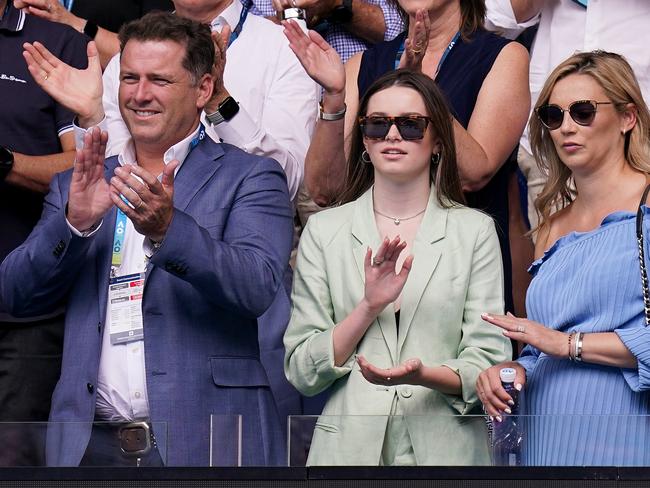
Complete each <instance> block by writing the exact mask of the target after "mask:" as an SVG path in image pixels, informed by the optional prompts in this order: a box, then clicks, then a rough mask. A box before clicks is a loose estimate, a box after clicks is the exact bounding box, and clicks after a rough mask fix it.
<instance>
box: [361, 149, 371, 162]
mask: <svg viewBox="0 0 650 488" xmlns="http://www.w3.org/2000/svg"><path fill="white" fill-rule="evenodd" d="M360 159H361V161H362V162H363V163H364V164H370V163H372V161H371V160H370V154H368V151H366V150H364V151H363V152H362V153H361V158H360Z"/></svg>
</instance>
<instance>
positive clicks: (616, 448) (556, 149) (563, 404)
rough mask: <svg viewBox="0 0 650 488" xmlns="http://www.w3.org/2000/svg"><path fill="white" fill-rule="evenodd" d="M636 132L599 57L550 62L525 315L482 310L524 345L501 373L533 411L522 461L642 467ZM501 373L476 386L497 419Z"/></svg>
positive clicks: (615, 70)
mask: <svg viewBox="0 0 650 488" xmlns="http://www.w3.org/2000/svg"><path fill="white" fill-rule="evenodd" d="M649 130H650V114H649V113H648V108H647V106H646V104H645V102H644V101H643V98H642V95H641V91H640V89H639V85H638V83H637V81H636V79H635V77H634V73H633V72H632V69H631V68H630V66H629V64H628V63H627V62H626V61H625V60H624V59H623V58H622V57H621V56H619V55H617V54H612V53H607V52H602V51H595V52H589V53H581V54H576V55H574V56H572V57H571V58H569V59H567V60H566V61H565V62H563V63H562V64H561V65H560V66H558V67H557V68H556V69H555V70H554V71H553V72H552V73H551V75H550V77H549V79H548V80H547V82H546V84H545V85H544V88H543V89H542V92H541V94H540V97H539V100H538V102H537V106H536V108H535V115H534V116H533V117H532V118H531V121H530V133H531V142H532V149H533V154H534V155H535V157H536V159H537V161H538V164H539V165H540V166H541V168H542V169H543V170H544V171H546V172H548V175H549V178H548V181H547V183H546V186H545V188H544V190H543V191H542V193H541V194H540V196H539V198H538V199H537V203H536V205H537V209H538V212H539V214H540V216H541V219H540V224H539V227H538V229H537V231H538V233H539V238H538V240H537V245H536V246H537V248H536V255H537V261H535V262H534V263H533V265H532V267H531V273H532V274H533V276H534V278H533V280H532V283H531V285H530V287H529V289H528V296H527V310H528V318H529V320H526V319H519V318H516V317H514V316H511V315H508V316H497V315H494V314H484V316H483V318H484V320H486V321H488V322H490V323H492V324H494V325H496V326H498V327H500V328H501V329H503V334H504V335H505V336H507V337H509V338H511V339H514V340H517V341H522V342H524V343H526V344H528V346H527V347H526V348H525V349H524V351H523V353H522V355H521V357H520V358H519V359H518V360H517V361H516V362H513V363H507V365H508V366H512V367H514V368H515V369H516V370H517V373H518V378H517V383H519V384H520V385H525V402H524V411H525V413H527V414H530V415H535V416H539V417H533V418H531V419H530V422H529V428H528V432H527V442H526V449H525V460H526V462H527V464H529V465H558V464H563V465H600V466H613V465H643V466H647V465H648V464H649V463H650V449H649V448H650V420H648V419H647V418H646V417H643V416H646V415H648V414H650V395H648V393H647V391H648V389H649V388H650V346H649V344H650V329H648V328H647V327H645V317H644V306H643V294H642V289H643V287H642V282H641V271H640V257H639V248H638V245H637V234H636V225H635V221H636V218H637V211H639V213H640V219H639V223H640V224H642V225H641V227H640V228H641V230H642V231H643V234H645V239H646V244H645V255H646V256H647V255H648V252H647V239H648V238H650V237H649V236H650V234H649V233H648V227H649V222H650V220H649V219H648V213H650V212H649V211H648V208H647V207H646V205H645V204H646V193H645V192H644V190H645V189H646V188H647V186H648V183H649V179H648V175H649V174H650V164H649V157H650V150H649ZM640 202H641V203H640ZM557 208H559V210H558V211H554V210H555V209H557ZM503 366H504V365H498V366H495V367H492V368H489V369H488V370H486V371H484V372H483V373H482V374H481V375H480V377H479V380H478V382H477V390H478V393H479V396H480V398H481V400H482V401H483V403H484V405H485V407H486V409H487V411H488V412H489V413H490V414H491V415H493V416H495V417H497V420H499V418H500V417H501V413H502V412H504V411H505V412H508V411H509V410H508V409H509V404H508V403H509V401H510V397H509V396H508V395H507V394H506V393H505V391H504V390H503V388H501V386H500V382H499V381H498V371H499V369H500V368H501V367H503Z"/></svg>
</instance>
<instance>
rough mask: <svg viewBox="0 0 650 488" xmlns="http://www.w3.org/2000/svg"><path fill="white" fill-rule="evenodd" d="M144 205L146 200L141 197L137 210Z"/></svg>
mask: <svg viewBox="0 0 650 488" xmlns="http://www.w3.org/2000/svg"><path fill="white" fill-rule="evenodd" d="M143 205H144V200H142V199H140V203H138V206H137V207H135V209H136V210H140V208H141V207H142V206H143Z"/></svg>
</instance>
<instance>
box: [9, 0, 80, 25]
mask: <svg viewBox="0 0 650 488" xmlns="http://www.w3.org/2000/svg"><path fill="white" fill-rule="evenodd" d="M14 7H15V8H18V9H23V10H25V11H26V12H27V13H28V14H30V15H33V16H35V17H40V18H41V19H45V20H49V21H51V22H59V23H60V24H67V25H69V26H70V27H72V28H73V29H76V30H77V31H79V32H82V31H83V28H84V26H85V20H84V19H81V18H79V17H77V16H76V15H74V14H72V13H71V12H69V11H68V9H66V8H65V7H64V6H63V5H61V4H60V3H59V0H14Z"/></svg>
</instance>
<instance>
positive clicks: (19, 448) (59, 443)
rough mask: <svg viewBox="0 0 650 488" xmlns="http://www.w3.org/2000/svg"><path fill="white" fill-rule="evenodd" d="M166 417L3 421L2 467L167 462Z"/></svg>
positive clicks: (0, 426) (0, 424) (0, 441)
mask: <svg viewBox="0 0 650 488" xmlns="http://www.w3.org/2000/svg"><path fill="white" fill-rule="evenodd" d="M166 440H167V424H166V423H164V422H156V423H151V422H131V423H118V422H60V423H59V422H0V467H18V466H22V467H39V466H96V467H112V466H116V467H118V466H133V467H145V466H147V467H149V466H164V465H166V460H167V449H166V446H167V443H166Z"/></svg>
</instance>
